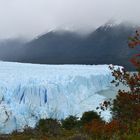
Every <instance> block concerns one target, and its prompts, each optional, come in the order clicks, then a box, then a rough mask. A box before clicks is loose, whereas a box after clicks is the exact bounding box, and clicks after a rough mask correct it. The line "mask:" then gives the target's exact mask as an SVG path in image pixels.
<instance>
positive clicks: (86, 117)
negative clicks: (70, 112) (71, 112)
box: [81, 111, 102, 125]
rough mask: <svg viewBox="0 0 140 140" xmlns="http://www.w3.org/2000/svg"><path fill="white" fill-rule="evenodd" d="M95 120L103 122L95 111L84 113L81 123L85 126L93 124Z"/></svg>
mask: <svg viewBox="0 0 140 140" xmlns="http://www.w3.org/2000/svg"><path fill="white" fill-rule="evenodd" d="M94 119H96V120H101V121H102V119H101V117H100V115H98V114H97V113H96V112H94V111H88V112H84V113H83V115H82V117H81V123H82V125H85V124H88V123H90V122H92V121H93V120H94Z"/></svg>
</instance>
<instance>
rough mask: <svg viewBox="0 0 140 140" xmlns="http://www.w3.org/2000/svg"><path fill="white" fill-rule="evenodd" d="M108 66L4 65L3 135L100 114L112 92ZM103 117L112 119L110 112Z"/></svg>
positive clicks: (0, 79) (0, 70) (0, 77)
mask: <svg viewBox="0 0 140 140" xmlns="http://www.w3.org/2000/svg"><path fill="white" fill-rule="evenodd" d="M111 80H112V75H111V71H110V70H109V68H108V65H41V64H22V63H16V62H3V61H1V62H0V133H11V132H12V131H14V130H18V131H22V130H23V129H24V127H26V126H30V127H35V125H36V123H37V122H38V120H39V119H40V118H50V117H51V118H57V119H63V118H65V117H67V116H69V115H76V116H78V117H80V116H81V115H82V113H83V112H85V111H89V110H95V111H97V110H96V107H97V106H99V104H100V103H101V102H103V100H105V99H106V97H105V96H102V95H99V94H98V92H99V91H102V90H106V89H109V88H110V87H112V85H111V83H110V82H111ZM101 115H102V117H103V118H104V119H106V120H108V119H109V118H110V117H111V114H110V112H109V110H106V111H105V112H103V113H102V114H101Z"/></svg>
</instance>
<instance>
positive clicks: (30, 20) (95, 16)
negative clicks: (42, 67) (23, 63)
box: [0, 0, 140, 38]
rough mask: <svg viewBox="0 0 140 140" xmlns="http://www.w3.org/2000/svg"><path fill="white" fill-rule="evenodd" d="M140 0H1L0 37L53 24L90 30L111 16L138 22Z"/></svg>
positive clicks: (31, 32)
mask: <svg viewBox="0 0 140 140" xmlns="http://www.w3.org/2000/svg"><path fill="white" fill-rule="evenodd" d="M139 5H140V1H139V0H133V1H132V0H0V38H9V37H18V36H23V37H27V38H31V37H34V36H36V35H38V34H41V33H44V32H47V31H48V30H51V29H53V28H57V29H59V28H61V29H63V28H74V29H78V30H81V31H86V30H88V31H89V30H92V29H93V28H96V27H98V26H100V25H102V24H104V23H106V22H107V21H108V20H110V19H115V20H116V21H130V22H133V23H137V24H138V23H140V18H139V13H140V8H139Z"/></svg>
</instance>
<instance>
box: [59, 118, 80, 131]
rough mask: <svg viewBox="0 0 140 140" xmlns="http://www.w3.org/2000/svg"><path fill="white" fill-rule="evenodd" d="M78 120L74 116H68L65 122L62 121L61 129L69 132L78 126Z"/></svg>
mask: <svg viewBox="0 0 140 140" xmlns="http://www.w3.org/2000/svg"><path fill="white" fill-rule="evenodd" d="M79 123H80V122H79V121H78V118H77V117H75V116H69V117H67V118H66V119H65V120H62V127H63V128H65V129H66V130H71V129H74V128H77V127H78V126H79Z"/></svg>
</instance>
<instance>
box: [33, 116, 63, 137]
mask: <svg viewBox="0 0 140 140" xmlns="http://www.w3.org/2000/svg"><path fill="white" fill-rule="evenodd" d="M36 128H37V129H38V130H39V131H41V132H42V133H47V134H48V135H53V136H55V135H58V134H59V133H60V130H61V125H60V123H59V121H57V120H56V119H51V118H50V119H41V120H40V121H39V122H38V124H37V126H36Z"/></svg>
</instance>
